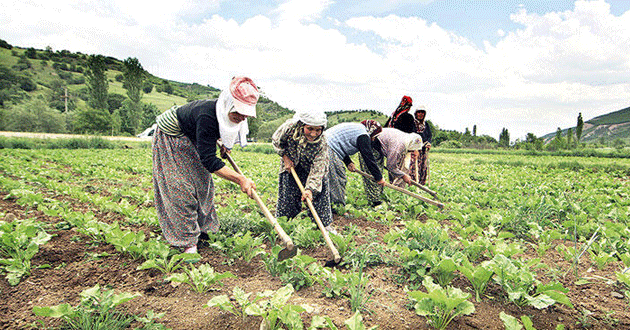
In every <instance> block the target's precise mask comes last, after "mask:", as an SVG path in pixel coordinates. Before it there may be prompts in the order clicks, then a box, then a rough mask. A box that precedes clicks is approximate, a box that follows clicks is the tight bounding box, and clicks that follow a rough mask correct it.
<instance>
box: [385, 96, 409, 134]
mask: <svg viewBox="0 0 630 330" xmlns="http://www.w3.org/2000/svg"><path fill="white" fill-rule="evenodd" d="M411 106H412V101H411V97H409V96H407V95H405V96H403V98H402V100H400V104H399V105H398V108H396V110H394V112H393V113H392V117H391V118H389V120H388V121H387V127H394V123H395V122H396V120H398V117H400V115H402V114H403V113H405V112H408V111H409V109H411Z"/></svg>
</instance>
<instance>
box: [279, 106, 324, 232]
mask: <svg viewBox="0 0 630 330" xmlns="http://www.w3.org/2000/svg"><path fill="white" fill-rule="evenodd" d="M326 122H327V120H326V114H324V113H323V112H308V113H306V112H302V113H296V114H295V116H293V118H291V119H289V120H287V121H286V122H284V124H282V125H280V127H278V129H277V130H276V131H275V132H274V133H273V136H272V138H271V139H272V144H273V147H274V149H275V150H276V152H277V153H278V154H279V155H280V156H281V157H282V164H281V168H280V178H279V184H278V203H277V205H276V216H277V217H282V216H286V217H287V218H289V219H291V218H294V217H295V216H296V215H298V214H299V213H300V212H301V211H302V201H303V200H305V199H310V200H312V202H313V206H314V207H315V211H317V215H318V216H319V218H320V219H321V220H322V224H323V225H324V226H325V227H326V229H328V230H329V231H332V228H331V227H330V224H331V223H332V211H331V207H330V194H329V191H328V179H327V177H326V173H327V172H328V161H329V159H328V146H327V144H326V137H325V136H324V135H323V134H322V133H323V131H324V128H326ZM291 167H294V168H295V172H297V175H298V177H299V178H300V181H302V184H303V185H304V189H305V192H304V194H302V193H301V191H300V189H299V187H298V185H297V183H296V182H295V180H294V179H293V176H292V175H291V173H290V171H289V169H290V168H291ZM309 214H310V211H309ZM311 217H312V215H311Z"/></svg>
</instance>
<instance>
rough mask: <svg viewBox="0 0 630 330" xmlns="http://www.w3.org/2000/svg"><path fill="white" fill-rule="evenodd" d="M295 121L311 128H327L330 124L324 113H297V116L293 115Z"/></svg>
mask: <svg viewBox="0 0 630 330" xmlns="http://www.w3.org/2000/svg"><path fill="white" fill-rule="evenodd" d="M293 119H294V120H295V121H298V120H299V121H301V122H303V123H304V124H306V125H309V126H324V128H326V124H327V123H328V120H327V119H326V114H325V113H324V112H322V111H309V112H306V111H305V112H296V113H295V115H293Z"/></svg>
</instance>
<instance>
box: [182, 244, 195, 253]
mask: <svg viewBox="0 0 630 330" xmlns="http://www.w3.org/2000/svg"><path fill="white" fill-rule="evenodd" d="M184 253H197V245H196V244H195V245H193V246H189V247H187V248H186V249H184Z"/></svg>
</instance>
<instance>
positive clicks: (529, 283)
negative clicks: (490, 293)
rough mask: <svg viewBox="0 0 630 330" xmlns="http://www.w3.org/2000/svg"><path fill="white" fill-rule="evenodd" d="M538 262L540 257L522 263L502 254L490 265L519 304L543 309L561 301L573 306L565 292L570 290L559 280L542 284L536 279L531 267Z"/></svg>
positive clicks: (510, 297) (497, 277)
mask: <svg viewBox="0 0 630 330" xmlns="http://www.w3.org/2000/svg"><path fill="white" fill-rule="evenodd" d="M538 263H539V260H538V259H533V260H530V261H529V262H527V263H522V262H520V261H518V260H510V259H508V258H506V257H505V256H504V255H501V254H500V255H497V256H495V257H494V258H493V259H492V263H491V264H490V265H491V266H492V270H493V271H494V273H495V276H494V279H495V281H496V282H497V284H499V285H500V286H501V288H503V290H504V291H505V293H506V294H507V297H508V300H510V301H512V302H514V303H515V304H516V305H517V306H525V305H531V306H533V307H536V308H538V309H543V308H546V307H549V306H551V305H553V304H555V303H557V302H559V303H561V304H564V305H566V306H569V307H573V304H571V301H569V298H568V297H567V296H566V294H565V293H566V292H568V290H567V289H565V288H564V287H563V286H562V284H560V283H558V282H550V283H548V284H541V283H540V282H539V281H537V280H536V277H535V273H533V272H532V271H531V270H530V268H531V267H532V266H533V265H537V264H538Z"/></svg>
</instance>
